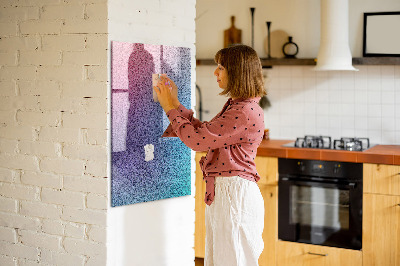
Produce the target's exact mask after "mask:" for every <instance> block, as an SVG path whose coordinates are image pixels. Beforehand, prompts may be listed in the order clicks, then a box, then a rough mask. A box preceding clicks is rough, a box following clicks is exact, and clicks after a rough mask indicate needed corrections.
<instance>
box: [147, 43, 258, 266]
mask: <svg viewBox="0 0 400 266" xmlns="http://www.w3.org/2000/svg"><path fill="white" fill-rule="evenodd" d="M215 62H216V63H217V64H218V67H217V69H216V70H215V72H214V75H215V76H216V77H217V82H218V85H219V87H220V88H221V89H222V92H221V93H220V95H227V96H229V97H230V98H229V99H228V101H227V102H226V103H225V105H224V107H223V108H222V110H221V112H219V113H218V114H217V115H216V116H215V117H214V118H213V119H212V120H211V121H209V122H201V121H200V120H198V119H196V118H194V117H193V111H191V110H187V109H186V108H185V107H184V106H182V105H181V104H180V103H179V101H178V97H177V88H176V86H175V84H174V83H173V81H172V80H170V79H168V78H167V77H165V76H164V77H161V80H160V82H159V83H158V84H157V87H154V91H155V92H156V93H157V96H158V99H159V102H160V105H161V106H162V108H163V109H164V111H165V113H166V114H167V116H168V119H169V120H170V122H171V124H170V125H169V127H168V128H167V130H166V131H165V133H164V134H163V136H164V137H171V136H178V137H179V138H180V139H181V140H182V142H183V143H185V145H187V146H188V147H189V148H191V149H193V150H195V151H207V155H206V156H205V157H202V158H201V160H200V167H201V169H202V171H203V179H204V180H205V182H206V195H205V199H204V201H205V203H206V204H207V206H206V213H205V217H206V218H205V219H206V253H205V265H207V266H208V265H216V266H220V265H227V266H234V265H238V266H239V265H240V266H245V265H258V258H259V256H260V254H261V252H262V250H263V247H264V243H263V240H262V231H263V228H264V201H263V198H262V196H261V193H260V190H259V188H258V186H257V184H256V182H257V181H258V180H259V179H260V176H259V174H258V173H257V170H256V165H255V163H254V159H255V157H256V153H257V148H258V146H259V145H260V143H261V141H262V138H263V134H264V114H263V110H262V109H261V107H260V106H259V105H258V102H259V100H260V98H261V97H262V96H264V95H265V94H266V92H265V89H264V85H263V84H264V82H263V76H262V68H261V63H260V60H259V58H258V56H257V53H256V52H255V51H254V50H253V49H252V48H250V47H248V46H246V45H235V46H231V47H228V48H224V49H222V50H220V51H218V52H217V54H216V55H215Z"/></svg>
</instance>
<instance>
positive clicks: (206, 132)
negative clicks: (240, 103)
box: [167, 108, 248, 151]
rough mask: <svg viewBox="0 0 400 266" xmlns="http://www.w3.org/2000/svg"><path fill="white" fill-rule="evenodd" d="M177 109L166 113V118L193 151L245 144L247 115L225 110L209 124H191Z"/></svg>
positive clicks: (239, 111)
mask: <svg viewBox="0 0 400 266" xmlns="http://www.w3.org/2000/svg"><path fill="white" fill-rule="evenodd" d="M180 113H181V112H179V111H178V110H177V109H172V110H170V111H168V113H167V117H168V119H169V120H170V122H171V126H172V129H173V131H174V132H175V134H176V135H177V136H178V137H179V138H180V139H181V141H182V142H183V143H184V144H185V145H186V146H188V147H189V148H191V149H192V150H194V151H205V150H208V149H216V148H221V147H224V146H225V147H227V146H229V145H232V144H236V143H240V142H245V141H246V140H244V139H243V136H244V135H245V134H243V133H245V131H246V130H248V128H247V121H248V118H247V115H246V113H245V112H243V111H242V110H239V109H234V108H231V109H227V110H226V111H225V112H224V113H223V114H222V115H221V116H219V117H216V118H215V119H213V120H212V121H210V122H203V123H201V122H200V121H199V120H197V119H196V120H194V121H193V122H191V121H190V120H189V119H188V118H186V117H184V116H182V115H181V114H180Z"/></svg>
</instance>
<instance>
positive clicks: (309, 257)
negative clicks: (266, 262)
mask: <svg viewBox="0 0 400 266" xmlns="http://www.w3.org/2000/svg"><path fill="white" fill-rule="evenodd" d="M276 258H277V265H278V266H288V265H290V266H298V265H299V266H300V265H301V266H305V265H307V266H314V265H315V266H321V265H324V266H338V265H340V266H362V252H361V251H358V250H350V249H342V248H332V247H324V246H317V245H309V244H301V243H294V242H287V241H278V252H277V256H276Z"/></svg>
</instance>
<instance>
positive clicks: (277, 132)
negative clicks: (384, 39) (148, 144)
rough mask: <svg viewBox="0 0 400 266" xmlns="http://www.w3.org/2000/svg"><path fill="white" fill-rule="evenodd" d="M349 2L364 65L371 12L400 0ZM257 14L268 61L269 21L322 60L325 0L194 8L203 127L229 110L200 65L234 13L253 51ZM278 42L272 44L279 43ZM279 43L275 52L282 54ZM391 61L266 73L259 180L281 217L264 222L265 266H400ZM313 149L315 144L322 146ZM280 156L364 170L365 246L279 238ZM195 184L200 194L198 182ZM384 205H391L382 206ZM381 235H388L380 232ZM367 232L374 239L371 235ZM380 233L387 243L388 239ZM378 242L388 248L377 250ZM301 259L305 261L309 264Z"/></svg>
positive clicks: (355, 51) (399, 94) (397, 123)
mask: <svg viewBox="0 0 400 266" xmlns="http://www.w3.org/2000/svg"><path fill="white" fill-rule="evenodd" d="M348 5H349V23H348V32H349V46H350V50H351V53H352V57H353V58H362V57H363V13H364V12H384V11H398V10H400V4H399V3H398V2H396V1H380V2H379V3H378V2H374V1H368V2H365V1H348ZM221 7H224V8H221ZM250 7H255V12H254V37H253V38H254V48H255V50H256V51H257V52H258V53H259V56H260V57H261V58H266V57H267V56H268V50H267V49H266V42H267V38H266V36H267V27H266V25H265V24H266V23H265V22H266V21H271V22H272V23H271V37H274V36H279V35H278V33H282V32H286V33H287V35H290V36H292V37H293V40H294V42H295V43H296V44H297V45H298V47H299V51H298V54H297V55H296V57H297V58H299V59H303V58H316V57H317V55H318V50H319V40H320V25H321V23H320V15H321V14H320V12H321V11H320V1H300V2H299V1H296V2H295V1H284V2H282V1H280V2H279V3H276V2H272V1H247V2H239V1H237V2H235V3H234V4H232V2H231V1H230V2H229V3H228V1H223V2H219V3H218V4H216V3H213V2H212V1H204V2H198V3H197V7H196V8H197V20H196V32H197V35H196V42H197V47H196V48H197V56H196V57H197V60H198V65H197V68H196V83H197V85H198V86H199V87H200V89H201V97H202V117H203V120H209V119H211V118H212V117H213V115H214V114H215V113H216V112H217V111H219V109H220V108H221V107H222V105H223V104H224V102H225V98H224V97H222V96H215V95H217V94H218V92H217V91H216V89H217V87H216V86H215V78H214V76H213V75H212V73H213V70H214V67H215V66H214V65H212V63H209V64H210V65H208V64H204V63H203V64H202V62H204V61H203V60H202V59H212V58H213V53H214V52H215V51H217V50H218V49H220V48H221V47H222V45H223V31H224V30H225V29H228V28H229V25H230V20H229V18H230V17H231V16H232V15H234V16H235V26H236V27H237V28H239V29H242V42H243V43H245V44H248V45H251V40H252V35H251V29H252V27H251V13H250ZM274 31H275V32H274ZM274 33H276V34H275V35H274ZM205 36H207V38H205ZM271 43H272V45H274V41H271ZM282 44H283V43H281V44H280V47H281V46H282ZM272 45H271V49H274V47H273V46H272ZM276 45H277V44H276ZM272 56H274V54H272ZM387 62H388V61H387V60H386V61H385V60H383V61H381V63H376V64H364V63H360V64H353V66H354V67H355V68H356V69H358V70H359V71H314V70H313V68H314V66H313V65H296V64H293V65H285V66H283V65H273V66H272V68H265V69H264V73H265V79H266V87H267V90H268V96H267V97H268V99H269V101H270V103H271V106H270V107H269V108H266V109H264V117H265V125H266V128H267V129H269V137H270V140H269V141H264V142H263V143H262V144H261V146H260V148H259V150H258V154H259V155H258V157H257V158H256V160H258V161H256V164H257V167H258V168H259V169H260V170H259V171H260V174H261V173H263V174H261V175H262V176H265V177H266V179H265V180H264V181H261V182H260V186H261V187H263V188H264V190H263V195H265V196H264V200H265V209H266V213H267V211H268V210H269V211H271V212H274V214H273V216H272V217H266V218H265V229H264V236H265V237H266V238H264V242H265V243H266V244H265V249H264V253H263V254H262V255H261V258H260V265H289V264H290V265H303V264H304V265H321V264H323V265H353V264H355V265H399V264H400V254H399V252H398V251H397V252H396V250H398V248H395V247H397V246H398V245H399V244H398V243H399V237H400V236H399V234H398V232H399V225H398V220H399V219H400V216H399V215H400V214H399V209H400V208H399V207H398V206H397V204H398V203H400V199H399V197H398V196H399V195H400V192H399V190H398V188H399V181H398V180H399V179H398V175H399V173H400V169H399V164H400V157H399V155H400V146H398V145H399V144H400V87H399V86H400V82H399V80H400V66H399V63H398V61H397V63H396V62H395V63H387ZM299 64H300V63H299ZM306 136H307V137H306ZM308 136H327V137H330V142H331V143H330V145H329V144H326V143H325V146H324V147H323V146H321V145H320V144H318V143H321V141H322V142H324V141H325V142H326V141H327V140H326V138H324V140H319V139H311V140H310V139H308V138H309V137H308ZM354 137H358V138H361V140H356V141H355V142H354V141H353V142H351V141H349V140H351V139H349V138H354ZM297 138H300V139H299V141H298V142H300V146H302V144H303V143H306V144H307V145H306V144H304V146H305V147H309V148H308V149H307V148H306V149H301V148H294V147H284V146H283V145H285V144H290V145H291V146H294V142H295V140H296V139H297ZM342 138H344V139H342ZM362 138H368V142H369V147H368V145H367V146H366V140H364V139H362ZM305 139H307V141H306V140H305ZM335 140H336V143H335V144H334V142H335ZM314 143H317V144H316V145H314ZM328 143H329V141H328ZM377 144H379V145H377ZM334 145H336V146H342V147H347V150H346V151H335V150H328V149H325V148H326V147H327V146H330V147H332V146H334ZM382 145H385V146H382ZM353 146H361V147H362V148H361V149H362V150H365V149H366V150H365V151H354V150H353ZM310 148H311V149H310ZM352 150H353V151H352ZM200 155H201V153H198V154H197V155H196V157H197V158H200V157H201V156H200ZM282 158H289V159H294V160H296V163H303V162H307V161H309V160H313V161H314V162H316V163H317V164H316V165H319V164H318V163H319V162H327V161H328V162H329V161H331V162H335V161H336V162H351V163H355V164H356V165H358V167H360V166H361V168H362V171H361V173H363V184H362V183H361V186H362V187H363V192H362V193H363V194H362V195H363V202H364V203H363V205H362V206H363V217H362V219H363V220H362V221H363V227H362V229H363V238H362V239H363V240H362V244H363V245H362V248H355V249H354V250H352V249H343V248H342V249H335V248H333V249H332V248H327V249H326V250H325V249H324V248H325V247H322V246H319V245H307V244H300V245H290V244H291V243H290V242H287V241H281V240H279V241H278V239H281V237H279V236H278V206H279V202H278V201H279V200H278V199H280V195H278V189H280V187H279V185H278V175H279V171H278V168H279V163H278V161H279V160H280V159H282ZM302 160H305V161H302ZM198 174H199V173H198ZM279 182H280V181H279ZM196 184H198V185H197V188H199V186H200V183H196ZM358 186H360V184H358ZM339 190H340V189H339ZM279 191H280V190H279ZM340 191H341V190H340ZM200 194H201V193H200ZM196 195H197V193H196ZM381 197H383V198H381ZM383 202H390V203H387V204H389V205H384V203H383ZM396 202H397V204H396ZM366 203H367V204H366ZM196 204H197V205H196V206H199V205H200V204H201V201H200V199H196ZM390 204H391V205H390ZM366 206H374V207H376V208H377V209H376V210H375V209H373V208H372V207H371V208H368V209H366ZM378 206H381V207H378ZM383 206H385V207H383ZM389 207H391V210H392V212H391V213H386V214H384V215H382V216H381V214H382V210H383V209H385V208H386V209H388V208H389ZM279 208H281V207H279ZM379 208H380V209H379ZM396 208H397V209H396ZM377 213H379V215H378V216H379V217H380V218H382V217H385V219H386V218H388V217H391V218H389V220H385V219H384V218H382V219H383V220H382V221H381V220H379V218H377V216H376V214H377ZM200 215H201V214H200ZM197 216H198V212H196V222H197V223H196V236H197V234H198V232H201V230H203V229H202V228H203V227H202V226H203V225H202V224H201V219H202V218H198V217H197ZM358 219H359V220H360V219H361V218H360V217H359V218H358ZM279 224H280V223H279ZM378 225H379V226H378ZM391 226H392V227H391ZM358 227H360V225H358ZM198 228H199V229H198ZM380 228H382V230H379V229H380ZM359 229H360V228H359ZM367 231H369V232H373V233H372V234H365V232H367ZM390 232H391V233H390ZM271 235H272V236H271ZM382 235H383V236H384V237H380V236H382ZM378 239H380V240H378ZM382 239H383V240H382ZM367 240H368V243H367V242H366V241H367ZM369 241H371V242H369ZM372 242H375V243H380V244H377V245H372V244H371V243H372ZM303 243H304V242H303ZM385 243H386V245H385ZM296 244H298V243H296ZM201 245H202V242H201V240H199V237H197V238H196V247H195V252H196V256H198V257H201V255H202V250H201ZM301 245H304V246H301ZM199 246H200V248H199ZM307 248H308V249H307ZM357 249H358V250H357ZM355 250H357V251H355ZM360 250H361V251H360ZM339 251H343V253H340V252H339ZM384 251H386V252H389V253H390V252H392V253H391V255H388V254H389V253H384ZM285 252H286V253H285ZM291 253H292V254H294V255H293V256H292V257H291V256H289V255H288V254H291ZM309 253H311V254H309ZM376 253H380V254H376ZM304 254H307V255H304ZM302 256H305V257H304V258H302ZM266 262H268V263H266ZM313 263H314V264H313ZM346 263H347V264H346Z"/></svg>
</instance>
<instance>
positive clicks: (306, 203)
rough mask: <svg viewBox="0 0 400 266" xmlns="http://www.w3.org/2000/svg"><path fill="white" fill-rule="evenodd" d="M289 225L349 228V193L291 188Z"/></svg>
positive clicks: (321, 189)
mask: <svg viewBox="0 0 400 266" xmlns="http://www.w3.org/2000/svg"><path fill="white" fill-rule="evenodd" d="M290 210H291V212H290V223H292V224H297V225H300V226H306V227H310V228H315V229H317V228H330V229H332V230H333V231H338V230H340V229H348V228H349V212H350V209H349V191H348V190H340V189H338V188H322V187H308V186H292V187H291V206H290Z"/></svg>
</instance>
